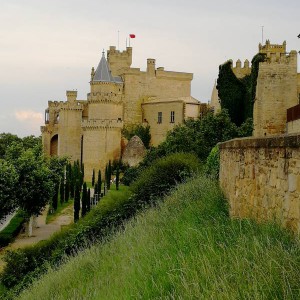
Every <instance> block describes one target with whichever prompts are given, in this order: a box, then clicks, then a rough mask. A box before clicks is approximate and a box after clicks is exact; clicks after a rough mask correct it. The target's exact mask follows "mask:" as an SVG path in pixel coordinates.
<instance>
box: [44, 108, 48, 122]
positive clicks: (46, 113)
mask: <svg viewBox="0 0 300 300" xmlns="http://www.w3.org/2000/svg"><path fill="white" fill-rule="evenodd" d="M45 124H49V109H46V110H45Z"/></svg>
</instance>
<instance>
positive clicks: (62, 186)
mask: <svg viewBox="0 0 300 300" xmlns="http://www.w3.org/2000/svg"><path fill="white" fill-rule="evenodd" d="M64 181H65V179H64V177H63V176H62V177H61V180H60V185H59V196H60V204H63V203H64V201H65V182H64Z"/></svg>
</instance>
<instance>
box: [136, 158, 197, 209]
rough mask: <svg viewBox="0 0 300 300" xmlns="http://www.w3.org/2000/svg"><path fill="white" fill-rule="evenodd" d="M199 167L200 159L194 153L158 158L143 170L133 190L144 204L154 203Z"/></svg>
mask: <svg viewBox="0 0 300 300" xmlns="http://www.w3.org/2000/svg"><path fill="white" fill-rule="evenodd" d="M199 167H200V164H199V160H198V158H197V157H196V156H195V155H193V154H190V153H175V154H171V155H169V156H166V157H164V158H161V159H158V160H156V161H155V162H154V163H153V165H152V166H150V167H148V168H147V169H145V170H144V171H143V172H141V174H140V176H139V177H138V179H137V180H136V181H135V182H134V183H133V184H132V186H131V190H132V192H133V194H134V197H135V198H136V199H137V201H138V202H139V203H141V204H142V205H145V204H149V203H153V202H154V201H156V199H157V198H158V197H161V196H163V195H164V194H166V193H167V192H168V191H169V190H170V189H171V187H173V186H175V185H176V184H177V183H180V182H182V181H184V180H185V179H186V178H187V177H190V176H191V175H192V174H193V173H194V172H196V171H197V170H198V169H199Z"/></svg>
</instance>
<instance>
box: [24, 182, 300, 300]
mask: <svg viewBox="0 0 300 300" xmlns="http://www.w3.org/2000/svg"><path fill="white" fill-rule="evenodd" d="M299 246H300V245H299V242H298V241H297V240H295V239H294V237H293V236H291V235H290V234H289V233H288V232H287V231H284V230H282V229H280V228H279V227H278V226H276V225H274V224H257V223H255V222H252V221H249V220H244V221H241V220H237V219H234V220H231V219H230V218H229V216H228V209H227V206H226V200H225V199H224V198H223V196H222V193H221V192H220V190H219V188H218V186H217V183H216V182H214V181H211V180H209V179H207V178H204V177H203V176H198V177H197V178H194V179H192V180H190V181H189V182H187V183H185V184H182V185H180V186H178V188H177V189H176V190H174V192H173V193H172V194H171V196H168V197H167V198H166V199H165V201H164V202H163V203H161V204H160V205H159V206H158V207H156V208H151V209H149V210H147V211H145V212H144V213H140V214H139V215H138V216H137V217H136V218H135V219H133V220H131V221H128V222H127V223H126V224H125V228H124V230H122V231H119V232H117V234H116V235H114V236H113V237H112V238H110V239H109V240H107V241H106V242H105V241H103V242H102V243H101V244H98V245H96V246H93V247H92V248H90V249H88V250H85V251H84V252H82V253H81V254H79V255H78V256H76V257H74V258H70V259H68V260H67V261H66V263H65V264H64V265H63V266H61V267H60V269H58V270H54V269H51V270H49V273H48V274H47V275H45V276H44V277H43V278H42V279H41V280H39V281H37V282H35V283H34V285H33V286H32V287H31V288H30V290H27V291H25V292H23V293H22V294H21V295H20V296H19V297H18V299H30V300H33V299H43V300H46V299H49V300H50V299H51V300H53V299H299V297H300V290H299V282H300V273H299V267H300V247H299Z"/></svg>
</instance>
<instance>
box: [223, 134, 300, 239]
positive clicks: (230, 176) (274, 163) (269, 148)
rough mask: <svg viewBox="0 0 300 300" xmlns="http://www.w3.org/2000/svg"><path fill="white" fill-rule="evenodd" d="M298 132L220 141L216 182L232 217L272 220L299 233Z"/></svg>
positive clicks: (299, 152) (299, 160) (299, 165)
mask: <svg viewBox="0 0 300 300" xmlns="http://www.w3.org/2000/svg"><path fill="white" fill-rule="evenodd" d="M299 141H300V136H299V135H297V134H295V135H288V136H276V137H266V138H253V137H252V138H244V139H235V140H231V141H228V142H225V143H221V144H220V145H219V147H220V185H221V187H222V190H223V191H224V194H225V196H226V198H227V199H228V200H229V204H230V214H231V216H232V217H239V218H253V219H256V220H258V221H260V222H261V221H275V222H277V223H280V224H281V225H283V226H284V227H288V228H290V229H292V230H293V231H294V232H296V233H298V234H299V233H300V201H299V197H300V142H299Z"/></svg>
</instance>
